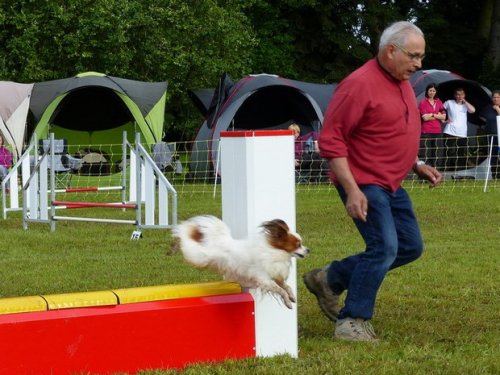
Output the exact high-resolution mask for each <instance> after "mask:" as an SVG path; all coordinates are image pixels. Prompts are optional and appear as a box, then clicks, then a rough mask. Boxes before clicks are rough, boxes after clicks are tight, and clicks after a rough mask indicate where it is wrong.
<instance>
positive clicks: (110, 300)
mask: <svg viewBox="0 0 500 375" xmlns="http://www.w3.org/2000/svg"><path fill="white" fill-rule="evenodd" d="M42 297H43V298H45V300H46V301H47V304H48V306H49V308H48V309H49V310H59V309H72V308H75V307H91V306H109V305H117V304H118V299H117V298H116V295H115V294H114V293H113V292H111V291H102V292H81V293H66V294H49V295H44V296H42Z"/></svg>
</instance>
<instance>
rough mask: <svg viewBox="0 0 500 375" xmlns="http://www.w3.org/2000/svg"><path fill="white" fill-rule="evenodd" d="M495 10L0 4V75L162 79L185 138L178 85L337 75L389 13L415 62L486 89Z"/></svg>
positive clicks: (309, 2)
mask: <svg viewBox="0 0 500 375" xmlns="http://www.w3.org/2000/svg"><path fill="white" fill-rule="evenodd" d="M499 17H500V0H481V1H477V2H470V1H468V0H440V1H437V0H426V1H423V0H401V1H392V0H383V1H375V0H363V1H354V0H281V1H278V0H3V1H2V2H0V79H2V80H14V81H18V82H37V81H44V80H50V79H57V78H66V77H70V76H74V75H75V74H77V73H80V72H83V71H98V72H102V73H106V74H109V75H113V76H120V77H125V78H130V79H138V80H146V81H163V80H168V81H169V90H168V95H169V97H168V102H167V103H168V108H167V119H168V120H167V124H166V126H167V127H168V131H169V135H170V134H171V135H172V137H175V138H179V137H183V138H186V137H188V136H189V135H190V134H191V133H192V129H191V128H192V127H194V125H193V124H194V121H196V122H197V121H198V118H199V117H198V114H197V112H196V110H195V109H194V107H193V106H192V105H191V104H190V103H189V100H188V98H187V95H186V90H187V89H196V88H203V87H214V86H215V85H216V83H217V80H218V78H219V76H220V75H221V74H222V73H223V72H228V73H229V74H230V75H231V76H232V77H235V78H239V77H242V76H244V75H246V74H249V73H262V72H265V73H273V74H278V75H281V76H285V77H289V78H294V79H299V80H305V81H311V82H337V81H339V80H341V79H342V78H343V77H344V76H345V75H347V74H348V73H349V72H351V71H352V70H354V69H355V68H357V67H358V66H360V65H361V64H362V63H363V62H364V61H366V60H367V59H368V58H370V57H371V56H373V55H374V54H375V53H376V50H377V44H378V38H379V36H380V33H381V31H382V30H383V28H384V27H385V26H386V25H387V24H389V23H390V22H393V21H396V20H400V19H407V20H412V21H414V22H416V24H417V25H418V26H420V27H421V28H422V29H423V31H424V32H425V34H426V40H427V55H428V58H427V59H426V60H425V62H424V68H439V69H448V70H453V71H456V72H458V73H459V74H461V75H463V76H465V77H467V78H469V79H476V80H480V81H481V83H483V84H484V85H486V86H488V87H491V88H495V87H498V85H499V78H498V77H499V76H500V74H499V70H500V68H499V64H500V47H499V43H498V40H500V20H499ZM193 119H196V120H193ZM185 129H191V130H190V131H188V132H187V133H186V132H185Z"/></svg>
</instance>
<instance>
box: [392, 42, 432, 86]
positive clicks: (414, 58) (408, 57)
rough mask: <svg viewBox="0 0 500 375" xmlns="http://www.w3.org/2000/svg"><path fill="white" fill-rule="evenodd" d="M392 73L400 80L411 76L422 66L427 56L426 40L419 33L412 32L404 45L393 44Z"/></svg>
mask: <svg viewBox="0 0 500 375" xmlns="http://www.w3.org/2000/svg"><path fill="white" fill-rule="evenodd" d="M389 48H390V53H391V57H392V60H391V62H392V63H391V65H392V67H391V69H390V71H391V74H392V76H393V77H394V78H396V79H397V80H399V81H403V80H407V79H410V76H411V75H412V74H413V73H414V72H416V71H417V70H418V69H420V68H421V67H422V60H423V59H424V58H425V40H424V38H422V37H421V36H420V35H418V34H410V35H409V36H408V38H407V40H406V42H405V44H404V45H399V44H391V45H390V46H389Z"/></svg>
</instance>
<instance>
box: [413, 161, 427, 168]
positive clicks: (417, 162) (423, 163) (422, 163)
mask: <svg viewBox="0 0 500 375" xmlns="http://www.w3.org/2000/svg"><path fill="white" fill-rule="evenodd" d="M421 165H425V161H423V160H417V161H416V162H415V165H414V166H413V168H416V167H419V166H421Z"/></svg>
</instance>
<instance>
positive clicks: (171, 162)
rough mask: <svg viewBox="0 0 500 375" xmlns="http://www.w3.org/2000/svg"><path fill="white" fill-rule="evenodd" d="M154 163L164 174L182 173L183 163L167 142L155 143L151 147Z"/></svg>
mask: <svg viewBox="0 0 500 375" xmlns="http://www.w3.org/2000/svg"><path fill="white" fill-rule="evenodd" d="M151 152H152V157H153V161H154V162H155V164H156V166H157V167H158V168H160V170H161V171H162V172H165V173H171V172H173V173H174V175H179V174H181V173H182V163H181V161H180V160H179V156H178V155H177V154H176V153H175V152H172V149H171V148H170V146H169V145H168V143H166V142H160V143H155V144H154V145H152V146H151Z"/></svg>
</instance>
